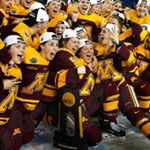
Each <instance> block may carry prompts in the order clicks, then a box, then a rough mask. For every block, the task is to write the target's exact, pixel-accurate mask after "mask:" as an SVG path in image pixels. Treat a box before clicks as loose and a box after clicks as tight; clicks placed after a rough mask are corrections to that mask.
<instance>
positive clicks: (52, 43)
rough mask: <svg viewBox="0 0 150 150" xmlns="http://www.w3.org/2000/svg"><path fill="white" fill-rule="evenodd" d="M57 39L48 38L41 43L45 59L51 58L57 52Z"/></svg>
mask: <svg viewBox="0 0 150 150" xmlns="http://www.w3.org/2000/svg"><path fill="white" fill-rule="evenodd" d="M58 47H59V45H58V41H57V40H49V41H47V42H46V43H45V44H44V45H41V49H42V50H41V53H43V57H44V58H45V59H46V60H47V61H50V60H53V58H54V57H55V55H56V53H57V52H58Z"/></svg>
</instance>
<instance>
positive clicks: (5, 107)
mask: <svg viewBox="0 0 150 150" xmlns="http://www.w3.org/2000/svg"><path fill="white" fill-rule="evenodd" d="M3 38H4V40H3V41H4V44H5V46H4V47H3V49H1V50H0V95H1V96H0V97H1V100H0V149H1V150H11V149H14V150H19V148H20V146H21V144H22V143H21V141H20V139H22V124H21V121H20V120H21V115H20V113H19V111H18V109H17V108H16V106H15V103H16V101H15V99H16V96H17V92H18V85H19V84H20V83H21V80H22V73H21V70H20V68H19V67H18V66H17V65H18V64H20V63H21V62H22V58H23V56H24V51H25V42H24V41H23V39H22V38H21V37H20V36H19V34H17V33H15V32H10V33H7V35H6V33H5V37H2V39H3ZM16 120H17V121H16Z"/></svg>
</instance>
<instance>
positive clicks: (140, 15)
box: [129, 0, 150, 24]
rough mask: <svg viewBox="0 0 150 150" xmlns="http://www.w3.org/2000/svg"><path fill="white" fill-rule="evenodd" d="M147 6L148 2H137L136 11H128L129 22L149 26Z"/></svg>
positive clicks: (149, 3) (149, 16)
mask: <svg viewBox="0 0 150 150" xmlns="http://www.w3.org/2000/svg"><path fill="white" fill-rule="evenodd" d="M149 6H150V1H149V0H139V1H138V3H137V5H136V10H133V9H131V10H130V11H129V15H130V18H131V20H132V21H134V22H136V23H138V24H150V14H149V13H148V9H149Z"/></svg>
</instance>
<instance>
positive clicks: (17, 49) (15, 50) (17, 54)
mask: <svg viewBox="0 0 150 150" xmlns="http://www.w3.org/2000/svg"><path fill="white" fill-rule="evenodd" d="M24 51H25V44H23V43H16V44H13V45H11V46H10V48H9V50H8V52H9V54H10V56H11V58H12V61H13V63H14V64H20V63H21V62H22V58H23V56H24Z"/></svg>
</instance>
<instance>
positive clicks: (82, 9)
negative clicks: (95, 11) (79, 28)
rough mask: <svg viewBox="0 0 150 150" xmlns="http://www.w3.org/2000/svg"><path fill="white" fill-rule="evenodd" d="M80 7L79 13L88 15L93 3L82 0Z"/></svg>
mask: <svg viewBox="0 0 150 150" xmlns="http://www.w3.org/2000/svg"><path fill="white" fill-rule="evenodd" d="M78 6H79V11H80V12H81V14H83V15H87V14H88V13H89V10H90V9H91V3H90V1H89V0H80V2H79V5H78Z"/></svg>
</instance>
